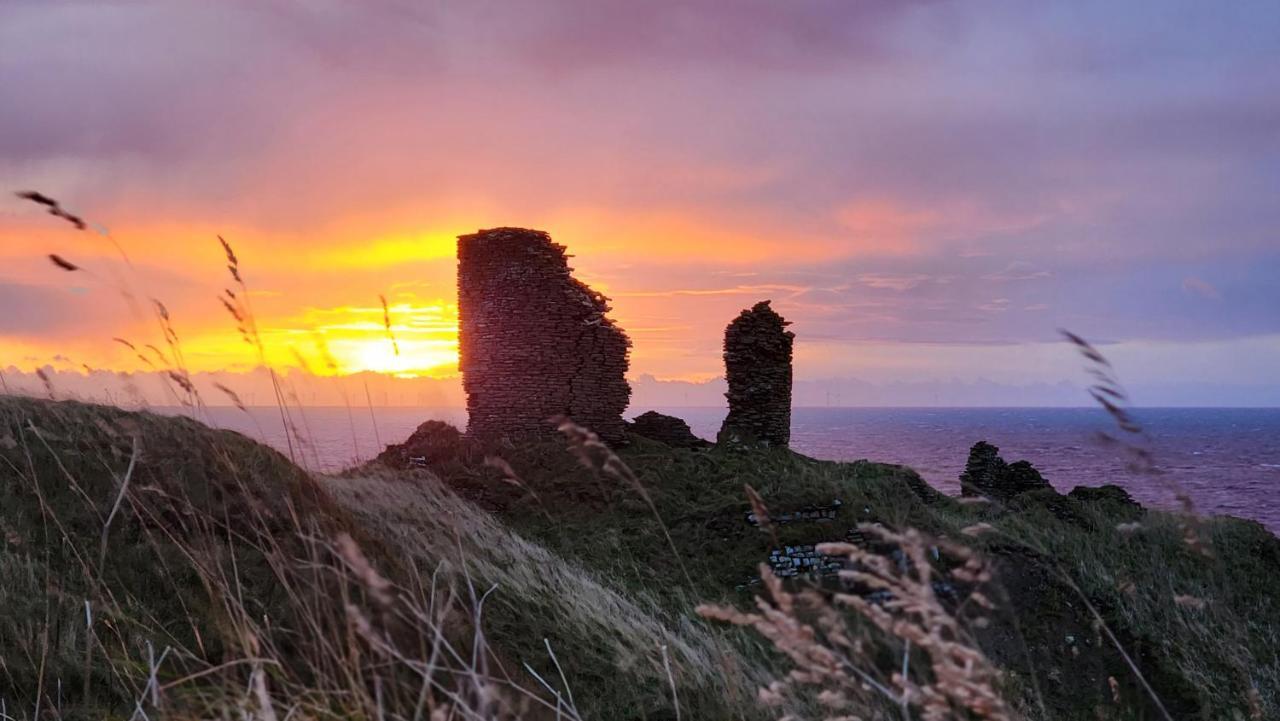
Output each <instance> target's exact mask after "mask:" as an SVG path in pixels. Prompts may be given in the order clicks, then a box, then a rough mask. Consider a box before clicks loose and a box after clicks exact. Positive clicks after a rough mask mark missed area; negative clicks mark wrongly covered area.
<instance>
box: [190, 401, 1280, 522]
mask: <svg viewBox="0 0 1280 721" xmlns="http://www.w3.org/2000/svg"><path fill="white" fill-rule="evenodd" d="M658 410H662V411H664V412H668V413H671V414H673V415H677V416H680V417H681V418H684V419H685V420H687V421H688V422H689V424H690V426H691V427H692V428H693V430H694V432H695V433H697V434H698V435H700V436H702V437H704V438H714V437H715V433H716V431H717V430H718V428H719V426H720V421H721V420H722V419H723V417H724V411H723V410H720V409H713V408H668V409H658ZM170 412H176V410H170ZM637 412H638V411H637ZM1134 413H1135V416H1136V417H1137V419H1138V421H1139V422H1140V423H1141V424H1142V425H1143V426H1144V427H1145V429H1146V430H1147V434H1148V436H1149V438H1150V441H1149V444H1150V449H1151V450H1152V451H1153V453H1154V454H1155V459H1156V464H1157V467H1158V470H1159V472H1158V473H1156V474H1153V475H1150V474H1135V473H1133V472H1131V471H1129V470H1128V469H1127V468H1126V459H1125V457H1124V456H1123V455H1122V454H1121V453H1120V452H1118V451H1117V450H1116V449H1114V448H1111V447H1108V446H1106V445H1104V444H1102V443H1100V442H1099V441H1098V440H1097V434H1098V433H1099V432H1110V433H1113V434H1114V426H1113V424H1112V422H1111V419H1110V418H1109V417H1108V416H1107V415H1106V413H1104V412H1103V411H1101V410H1099V409H1097V408H797V409H795V411H794V412H793V414H792V444H791V445H792V447H793V448H794V449H795V450H797V451H799V452H801V453H805V454H807V455H810V456H814V457H816V458H825V459H831V460H856V459H859V458H867V459H870V460H874V461H882V462H887V463H901V464H904V465H908V466H911V467H912V468H914V469H916V471H918V472H919V473H920V475H921V476H923V477H924V478H925V480H927V481H929V483H931V484H932V485H933V486H934V487H936V488H938V489H940V490H943V491H946V492H948V493H958V491H959V481H958V478H959V475H960V472H961V471H962V470H963V469H964V464H965V459H966V458H967V456H968V450H969V447H970V446H971V445H973V443H975V442H977V441H980V440H985V441H987V442H989V443H993V444H995V445H996V446H999V447H1000V452H1001V455H1002V456H1003V457H1004V459H1005V460H1006V461H1010V462H1012V461H1015V460H1022V459H1025V460H1028V461H1030V462H1031V463H1032V464H1034V465H1035V467H1036V468H1038V469H1039V470H1040V472H1041V473H1042V474H1043V475H1044V476H1045V478H1047V479H1048V480H1049V481H1050V482H1051V483H1053V485H1054V486H1055V487H1057V488H1058V489H1059V490H1062V491H1064V492H1065V491H1069V490H1071V489H1072V488H1074V487H1075V486H1078V485H1101V484H1104V483H1115V484H1117V485H1120V486H1123V487H1124V488H1126V489H1128V490H1129V492H1130V493H1131V494H1133V496H1134V497H1135V498H1137V499H1138V500H1139V501H1141V502H1142V503H1144V504H1147V505H1152V506H1157V507H1175V506H1176V505H1177V501H1176V499H1175V496H1176V495H1177V493H1178V492H1179V490H1180V489H1181V490H1183V491H1185V492H1186V493H1187V494H1188V495H1189V496H1190V497H1191V498H1192V500H1193V501H1194V503H1195V505H1196V508H1197V510H1199V511H1200V512H1203V513H1225V514H1230V515H1235V516H1240V517H1244V518H1251V519H1254V520H1257V521H1260V522H1262V523H1264V524H1266V525H1267V526H1268V527H1269V528H1271V529H1272V530H1273V531H1280V409H1274V408H1270V409H1268V408H1259V409H1254V408H1239V409H1237V408H1230V409H1228V408H1149V409H1139V410H1137V411H1135V412H1134ZM295 414H296V411H295ZM432 418H434V419H438V420H444V421H449V422H452V423H454V424H456V425H458V426H459V427H462V426H464V425H465V423H466V414H465V412H464V411H463V410H461V409H458V408H404V407H386V408H374V409H373V410H372V412H370V409H369V408H368V407H365V408H353V409H352V410H351V415H350V416H348V411H347V409H346V408H340V407H339V408H333V407H314V408H306V409H305V410H304V412H303V413H302V415H301V417H297V418H294V419H293V420H294V423H295V424H296V425H297V426H298V427H299V429H300V431H301V432H302V433H303V435H304V436H306V437H307V439H308V443H307V447H304V448H301V449H295V453H296V454H297V455H298V456H300V458H301V459H303V460H304V461H305V464H306V465H307V466H308V467H311V468H317V469H320V470H326V471H336V470H340V469H342V468H346V467H348V466H350V465H352V464H354V463H355V462H357V461H358V460H364V459H368V458H371V457H373V456H374V455H376V454H377V452H378V450H379V449H380V448H381V446H383V445H385V444H387V443H397V442H400V441H402V440H404V439H405V438H406V437H407V436H408V435H409V434H410V433H412V432H413V429H414V428H416V427H417V425H418V424H419V423H421V422H422V421H424V420H427V419H432ZM202 420H204V421H205V422H208V423H210V424H212V425H217V426H219V427H223V428H230V429H233V430H238V431H240V432H242V433H245V434H246V435H249V436H251V437H254V438H258V439H260V440H264V441H266V442H267V443H269V444H271V445H273V446H275V447H277V448H280V449H281V450H287V444H286V442H285V436H284V433H283V432H282V430H281V429H282V425H281V421H280V416H279V411H278V410H277V409H275V408H255V409H250V414H249V415H246V414H244V413H242V412H240V411H238V410H236V409H233V408H214V409H211V410H209V411H208V412H207V414H206V416H205V417H203V418H202Z"/></svg>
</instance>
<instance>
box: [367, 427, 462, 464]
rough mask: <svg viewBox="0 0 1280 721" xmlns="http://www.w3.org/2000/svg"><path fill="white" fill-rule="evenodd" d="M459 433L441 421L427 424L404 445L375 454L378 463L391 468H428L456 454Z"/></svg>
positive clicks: (394, 444) (460, 436)
mask: <svg viewBox="0 0 1280 721" xmlns="http://www.w3.org/2000/svg"><path fill="white" fill-rule="evenodd" d="M461 441H462V434H461V433H459V432H458V429H457V428H454V427H453V426H451V425H449V424H448V423H445V422H444V421H427V422H425V423H423V424H421V425H419V426H418V428H417V430H415V431H414V432H413V433H412V434H411V435H410V436H409V437H408V438H407V439H405V442H404V443H392V444H391V445H389V446H387V448H386V450H384V451H383V452H382V453H379V454H378V458H377V460H378V462H380V463H382V464H383V465H386V466H390V467H392V468H410V467H418V468H429V467H431V466H433V465H436V464H438V463H444V462H446V461H451V460H453V459H454V458H455V457H457V455H458V451H459V448H460V446H461Z"/></svg>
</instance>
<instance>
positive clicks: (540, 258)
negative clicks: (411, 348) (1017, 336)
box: [458, 228, 631, 443]
mask: <svg viewBox="0 0 1280 721" xmlns="http://www.w3.org/2000/svg"><path fill="white" fill-rule="evenodd" d="M569 257H570V256H568V255H566V254H565V247H564V246H563V245H559V244H557V243H553V242H552V241H551V236H550V235H548V234H547V233H544V232H542V231H538V230H526V229H524V228H493V229H490V230H481V231H479V232H477V233H473V234H471V235H462V236H459V237H458V368H459V370H461V371H462V385H463V390H464V391H466V395H467V413H468V416H469V421H468V424H467V434H468V435H469V436H471V437H475V438H508V439H521V438H537V437H546V436H550V435H553V434H554V433H555V427H554V426H553V425H552V424H551V422H550V419H551V418H554V417H557V416H566V417H568V418H570V419H572V420H573V421H574V422H575V423H578V424H579V425H582V426H584V427H586V428H588V429H590V430H592V431H594V432H595V433H596V434H598V435H599V436H600V438H602V439H603V440H605V441H608V442H613V443H616V442H620V441H622V440H623V438H624V434H625V430H624V424H623V420H622V412H623V411H624V410H625V409H626V407H627V403H628V402H629V401H630V398H631V387H630V386H629V385H628V384H627V381H626V378H625V374H626V371H627V354H628V352H629V349H630V347H631V341H630V340H629V339H628V338H627V335H626V334H625V333H624V332H623V331H622V329H621V328H619V327H617V326H616V325H614V323H613V321H612V320H610V319H609V318H608V317H607V316H606V314H607V313H608V312H609V310H610V308H609V305H608V298H605V297H604V296H603V295H601V294H600V293H598V292H596V291H594V290H592V289H591V288H589V287H587V285H586V284H584V283H582V282H581V281H579V280H577V279H575V278H574V277H573V275H572V274H571V271H572V270H573V269H572V268H570V267H569V265H568V258H569Z"/></svg>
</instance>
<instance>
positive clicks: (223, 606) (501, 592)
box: [0, 397, 1280, 719]
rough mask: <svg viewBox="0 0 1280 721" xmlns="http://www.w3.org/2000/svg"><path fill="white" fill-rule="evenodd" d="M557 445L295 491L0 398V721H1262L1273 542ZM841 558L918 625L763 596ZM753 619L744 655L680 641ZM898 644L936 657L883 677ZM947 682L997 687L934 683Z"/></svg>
mask: <svg viewBox="0 0 1280 721" xmlns="http://www.w3.org/2000/svg"><path fill="white" fill-rule="evenodd" d="M570 435H571V438H570V439H569V440H568V441H567V442H565V443H559V442H556V443H530V444H522V445H519V446H513V445H510V444H507V445H488V446H486V445H479V444H474V443H471V442H468V441H465V440H456V441H453V442H452V443H453V445H452V446H451V447H448V448H445V449H443V452H442V453H440V454H439V456H438V457H434V458H433V459H432V462H431V463H430V464H429V465H430V467H429V468H414V469H395V468H388V467H385V466H383V465H381V464H378V463H372V464H369V465H366V466H364V467H362V468H359V469H353V470H352V471H349V472H347V473H344V474H338V475H332V476H316V475H311V474H308V473H306V472H304V471H302V470H301V469H299V468H297V467H296V466H294V465H293V464H291V463H290V462H289V461H288V460H287V459H286V458H284V457H282V456H281V455H280V454H278V453H276V452H274V451H272V450H270V449H268V448H266V447H264V446H261V445H259V444H257V443H255V442H253V441H251V440H249V439H247V438H244V437H243V436H240V435H238V434H235V433H231V432H227V431H217V430H212V429H209V428H207V427H205V426H203V425H201V424H199V423H196V422H194V421H190V420H185V419H176V418H162V417H158V416H154V415H150V414H146V413H129V412H124V411H120V410H117V409H112V408H105V407H100V406H90V405H83V404H78V403H71V402H62V403H53V402H48V401H38V400H31V399H21V398H11V397H6V398H0V608H3V609H5V612H4V613H2V614H0V700H2V702H3V703H4V708H5V713H6V714H7V715H10V716H12V717H14V718H34V717H36V716H41V717H68V718H71V717H85V716H94V717H96V716H101V715H114V716H118V717H120V718H125V717H129V716H131V715H135V712H136V711H137V710H138V709H142V710H143V711H144V712H145V713H146V714H147V716H148V717H149V718H158V717H212V716H219V717H221V716H224V715H226V713H233V712H234V713H245V714H249V715H252V716H254V717H258V718H272V717H275V718H284V717H286V716H306V717H312V718H325V717H334V718H339V717H340V718H360V717H367V718H397V717H399V718H442V719H443V718H575V717H578V718H596V719H605V718H607V719H624V718H635V719H640V718H648V719H674V718H677V717H680V718H697V719H718V718H723V719H729V718H777V717H779V716H781V715H783V714H784V713H787V712H790V713H793V714H795V715H796V716H797V717H800V718H823V717H825V716H827V715H830V716H835V715H838V709H837V708H836V705H837V704H838V703H839V702H840V699H839V698H837V696H839V695H840V694H845V695H846V696H849V698H846V699H845V701H847V702H849V703H852V704H856V708H854V709H853V712H854V713H855V715H858V716H861V717H863V718H902V712H901V710H900V709H898V708H897V707H896V706H895V704H894V703H893V702H891V701H890V700H889V698H888V696H886V695H885V694H878V693H876V692H875V691H874V690H873V691H871V692H867V691H866V689H867V688H872V689H874V688H876V687H883V688H885V689H886V690H889V691H893V690H894V689H895V688H912V689H916V690H925V691H929V690H941V691H942V692H946V693H953V694H954V693H960V691H956V690H955V689H956V688H961V690H963V688H967V687H964V683H967V682H970V681H973V682H975V683H977V682H980V684H979V686H980V687H983V688H985V687H990V688H991V689H993V690H994V691H995V692H997V693H998V694H1000V696H1001V697H1002V699H1003V702H1002V703H1004V704H1005V707H1006V709H1007V711H1008V713H1009V714H1011V715H1013V716H1022V717H1026V718H1053V719H1096V718H1134V719H1136V718H1166V717H1168V718H1177V719H1182V718H1237V717H1238V718H1245V719H1248V718H1274V717H1278V716H1280V657H1278V656H1277V653H1278V652H1277V650H1276V649H1277V648H1280V645H1278V644H1277V641H1278V640H1280V639H1277V638H1276V636H1277V630H1276V629H1280V607H1278V606H1280V601H1278V600H1277V598H1280V596H1278V594H1277V592H1280V581H1278V580H1277V579H1280V541H1277V540H1276V539H1275V537H1273V536H1272V535H1271V534H1269V533H1268V532H1267V531H1266V530H1265V529H1263V528H1262V527H1260V526H1259V525H1258V524H1255V523H1251V522H1246V521H1241V520H1237V519H1229V518H1213V519H1190V518H1187V517H1183V516H1180V515H1175V514H1169V513H1163V512H1158V511H1151V510H1143V509H1140V508H1137V507H1136V506H1135V505H1133V504H1131V503H1128V502H1126V499H1125V498H1124V497H1123V496H1122V494H1119V493H1116V492H1114V491H1112V492H1094V493H1085V492H1079V493H1073V494H1070V495H1060V494H1057V493H1054V492H1052V491H1034V492H1030V493H1025V494H1022V495H1020V496H1017V497H1015V498H1014V499H1012V500H1011V501H1009V502H1007V503H1002V504H993V503H979V504H969V503H962V502H960V501H958V500H956V499H952V498H948V497H946V496H943V495H941V494H938V493H936V492H935V491H933V490H932V489H930V488H929V487H928V486H927V485H926V484H925V483H924V482H923V481H921V480H920V478H919V477H918V476H917V475H916V474H915V473H914V472H912V471H911V470H909V469H907V468H903V467H900V466H888V465H882V464H876V463H871V462H867V461H860V462H855V463H832V462H823V461H816V460H813V459H809V458H805V457H803V456H800V455H797V454H794V453H791V452H789V451H786V450H781V449H772V450H759V449H757V450H746V449H741V448H722V447H721V448H710V449H705V450H694V449H678V448H672V447H669V446H666V445H664V444H661V443H657V442H653V441H647V440H645V439H642V438H637V439H636V440H635V442H634V443H632V444H631V445H630V446H628V447H626V448H623V449H620V450H619V451H618V453H617V455H614V454H613V453H611V452H609V451H607V449H603V448H602V447H600V446H598V445H595V444H593V443H592V442H591V440H590V439H589V438H586V437H582V436H573V435H572V434H570ZM748 487H749V489H750V490H748ZM752 493H754V494H755V502H754V505H753V502H752V501H751V500H750V498H749V496H750V495H751V494H752ZM753 514H754V515H753ZM762 517H767V518H768V519H769V520H768V521H767V522H762V520H763V519H762ZM877 529H886V530H887V531H888V532H890V533H894V532H906V530H907V529H915V531H916V532H918V534H920V535H919V539H921V540H911V539H916V536H915V535H910V537H909V538H908V537H907V536H901V537H896V536H893V537H889V538H882V537H880V535H879V533H880V531H878V530H877ZM894 538H897V539H898V540H896V541H895V540H893V539H894ZM832 541H849V542H850V543H851V546H850V549H852V550H850V551H849V553H855V554H867V555H868V556H869V558H867V559H866V560H864V561H863V562H861V564H852V565H850V564H845V568H846V569H848V568H850V567H852V568H854V569H855V570H856V569H857V568H863V569H869V568H876V567H880V568H882V570H883V572H884V573H885V574H887V575H888V576H889V577H891V578H898V579H905V580H911V579H915V578H917V577H919V576H920V574H921V573H922V572H926V573H928V574H932V575H929V576H928V578H929V579H931V581H930V582H929V583H924V584H917V585H916V586H915V587H914V588H915V589H916V591H915V592H916V593H919V594H923V595H924V596H928V598H927V599H923V600H921V606H920V607H918V608H917V607H914V606H912V607H901V606H904V604H897V601H899V600H909V599H903V596H904V592H903V591H901V590H897V591H896V592H895V593H896V596H895V595H894V594H889V595H887V596H886V595H884V593H881V595H879V596H877V595H876V593H877V589H875V588H872V587H868V586H867V583H866V582H865V581H866V579H861V580H856V581H850V579H848V578H846V579H845V580H843V581H841V580H839V579H837V578H835V577H834V576H833V575H831V574H827V575H825V576H824V575H822V574H817V575H815V576H812V577H809V576H805V575H797V576H796V577H794V578H791V579H790V580H788V581H787V582H786V583H785V584H784V585H783V586H781V587H779V588H777V589H773V593H772V594H770V593H769V591H770V588H769V584H768V583H767V582H766V583H762V582H761V570H760V564H761V563H762V562H764V561H766V560H767V559H769V558H770V557H771V554H773V557H774V558H775V564H774V567H775V570H777V571H778V572H779V573H786V572H787V571H786V570H785V569H786V568H787V566H786V564H785V562H781V561H777V560H776V559H778V558H779V557H780V555H779V554H781V555H784V556H785V555H788V554H789V555H790V557H791V558H792V559H793V560H796V561H797V562H803V561H802V559H803V558H806V557H811V558H813V563H815V564H817V565H818V567H819V568H821V567H823V566H824V565H826V564H829V563H831V560H832V558H831V554H827V555H826V556H822V555H820V554H817V553H816V552H812V551H810V550H808V549H809V547H810V546H813V545H814V544H820V543H824V542H832ZM971 554H976V555H974V556H973V560H966V559H969V558H970V555H971ZM876 558H879V559H883V560H882V561H876V560H875V559H876ZM979 558H980V559H983V562H982V568H983V569H984V570H983V574H980V575H978V576H974V575H973V574H967V575H966V574H965V573H961V572H962V571H965V569H971V568H977V567H978V566H977V564H978V560H977V559H979ZM807 568H808V567H806V569H807ZM987 571H989V572H990V578H987V577H986V575H985V573H986V572H987ZM904 583H905V581H904ZM894 588H895V589H900V588H905V586H903V587H899V586H895V587H894ZM805 589H807V590H805ZM789 594H796V595H794V597H793V598H792V601H790V602H788V601H786V597H787V596H788V595H789ZM758 595H764V596H765V597H770V595H772V598H773V599H774V600H773V601H772V605H770V604H765V605H763V606H761V608H762V609H763V610H761V611H760V612H759V614H760V616H761V617H762V618H767V619H768V620H769V621H770V623H772V624H773V625H769V624H758V628H761V629H763V630H764V631H765V633H764V634H761V633H757V631H756V630H753V629H751V628H740V627H737V626H734V625H732V624H722V623H718V622H715V621H710V620H706V619H704V618H703V617H701V616H700V615H699V614H698V613H697V611H696V609H697V607H698V606H700V605H704V604H713V605H718V606H720V607H721V611H720V612H717V613H712V614H711V615H718V616H720V617H725V616H726V615H727V614H728V609H729V608H730V607H732V608H736V609H742V610H744V611H749V610H751V609H753V607H754V604H755V603H756V601H755V599H756V597H757V596H758ZM841 599H844V600H843V601H842V600H841ZM858 599H864V600H865V599H871V601H870V602H868V603H867V604H866V605H865V606H861V607H860V606H859V605H858V604H859V601H858ZM986 600H989V601H990V605H991V606H992V607H993V608H992V609H991V610H987V609H985V608H984V607H983V606H984V605H985V603H984V602H985V601H986ZM925 601H928V603H925ZM788 604H790V605H788ZM842 604H843V605H842ZM859 608H862V609H863V610H861V611H860V610H859ZM833 609H834V610H833ZM882 610H883V611H884V612H885V613H888V614H899V613H901V614H903V615H900V616H894V617H893V619H892V620H893V621H894V623H892V624H888V625H878V624H877V622H876V620H877V618H881V617H879V616H877V615H876V614H877V613H880V611H882ZM912 614H915V615H912ZM740 620H741V619H740ZM917 626H920V627H926V626H927V627H928V628H933V629H938V628H941V629H943V632H942V634H941V637H939V636H938V634H934V636H932V637H930V638H933V639H934V642H935V645H929V643H930V642H929V639H928V638H924V637H918V638H915V640H914V641H913V642H912V644H907V643H906V642H905V638H909V637H911V636H910V632H911V630H912V629H913V628H916V627H917ZM779 629H786V630H785V632H784V631H779ZM806 629H807V630H806ZM846 641H847V642H848V643H847V644H846V643H845V642H846ZM842 644H844V645H842ZM821 649H827V652H826V653H825V654H824V653H823V652H822V651H821ZM944 651H945V653H948V654H951V656H949V657H948V658H950V659H952V660H954V659H955V658H970V659H977V660H976V661H974V663H975V664H977V668H979V669H980V668H981V664H982V663H986V662H987V661H989V662H990V664H991V665H992V666H993V667H994V668H995V669H996V670H995V672H994V673H993V674H992V675H991V676H990V677H986V676H982V675H981V674H979V673H978V672H976V671H972V666H971V670H970V671H969V672H966V673H969V675H968V676H966V677H965V678H962V679H959V680H958V681H957V680H956V679H951V680H948V679H947V678H946V676H947V673H949V671H948V669H949V668H951V667H949V666H947V665H946V663H943V662H942V661H940V660H939V659H940V654H941V653H943V652H944ZM797 659H801V661H798V660H797ZM815 659H826V660H825V661H822V662H821V663H829V664H831V668H834V669H837V670H841V672H845V671H847V672H848V673H850V674H855V676H854V678H855V679H856V683H855V684H848V683H845V682H844V681H842V680H841V679H839V678H837V677H834V676H831V675H822V674H820V673H818V671H820V670H822V668H820V667H821V663H819V661H815ZM832 659H835V660H834V661H833V660H832ZM805 664H808V665H807V666H806V665H805ZM846 667H847V668H846ZM904 668H906V674H905V675H904V674H902V670H903V669H904ZM815 669H816V670H815ZM796 670H800V671H802V672H805V673H801V674H799V675H798V676H797V675H795V674H792V676H791V681H790V682H789V683H787V684H784V685H783V686H775V687H774V691H772V692H766V693H765V694H763V695H761V694H759V693H758V692H757V689H759V688H761V687H767V686H769V684H771V683H773V682H774V681H775V680H777V679H782V678H785V677H787V675H788V674H789V673H792V672H793V671H796ZM806 673H807V674H808V675H806ZM824 673H825V672H824ZM895 673H898V674H899V675H900V676H901V677H902V678H903V679H905V681H906V683H905V684H903V685H901V686H895V685H894V684H895V683H896V681H895V679H894V674H895ZM856 674H865V677H864V676H857V675H856ZM975 679H976V681H975ZM948 684H951V686H948ZM956 684H960V686H959V687H957V686H956ZM948 689H951V690H948ZM824 692H826V694H825V695H824ZM853 696H857V698H853ZM948 698H951V697H948ZM952 701H954V699H952V700H951V701H948V703H952ZM769 704H779V705H778V706H776V707H774V706H770V705H769ZM840 713H850V711H849V710H848V709H846V710H845V711H842V712H840ZM912 713H915V714H917V715H918V714H920V713H922V711H921V707H919V706H917V707H915V710H913V711H912ZM982 713H984V712H979V713H977V715H974V714H975V712H974V711H973V710H969V711H963V710H960V708H959V707H957V709H956V711H955V712H954V714H953V715H951V716H947V717H954V718H969V717H973V718H977V717H981V716H982ZM432 714H435V715H434V716H433V715H432ZM966 714H969V715H966ZM988 715H989V717H997V716H994V715H991V714H988Z"/></svg>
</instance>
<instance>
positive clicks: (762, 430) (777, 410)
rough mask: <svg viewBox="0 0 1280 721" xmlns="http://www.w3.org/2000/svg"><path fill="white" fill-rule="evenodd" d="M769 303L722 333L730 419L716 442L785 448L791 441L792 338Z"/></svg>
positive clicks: (742, 316)
mask: <svg viewBox="0 0 1280 721" xmlns="http://www.w3.org/2000/svg"><path fill="white" fill-rule="evenodd" d="M788 325H790V323H789V322H788V321H785V320H783V318H782V316H780V315H778V314H777V313H776V312H774V310H773V309H772V308H770V307H769V301H767V300H766V301H762V302H760V303H756V304H755V305H754V306H752V307H751V309H750V310H744V311H742V313H741V314H739V315H738V317H737V318H735V319H734V320H733V322H732V323H730V324H729V327H728V328H726V329H725V331H724V373H725V380H726V381H728V384H729V392H727V393H725V397H726V398H728V399H729V415H728V417H727V418H725V419H724V425H723V426H721V428H720V440H722V441H726V440H727V441H740V442H745V443H761V444H767V445H770V446H786V445H787V444H788V443H789V442H790V441H791V345H792V341H793V340H794V338H795V334H794V333H792V332H791V331H789V330H787V329H786V327H787V326H788Z"/></svg>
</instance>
